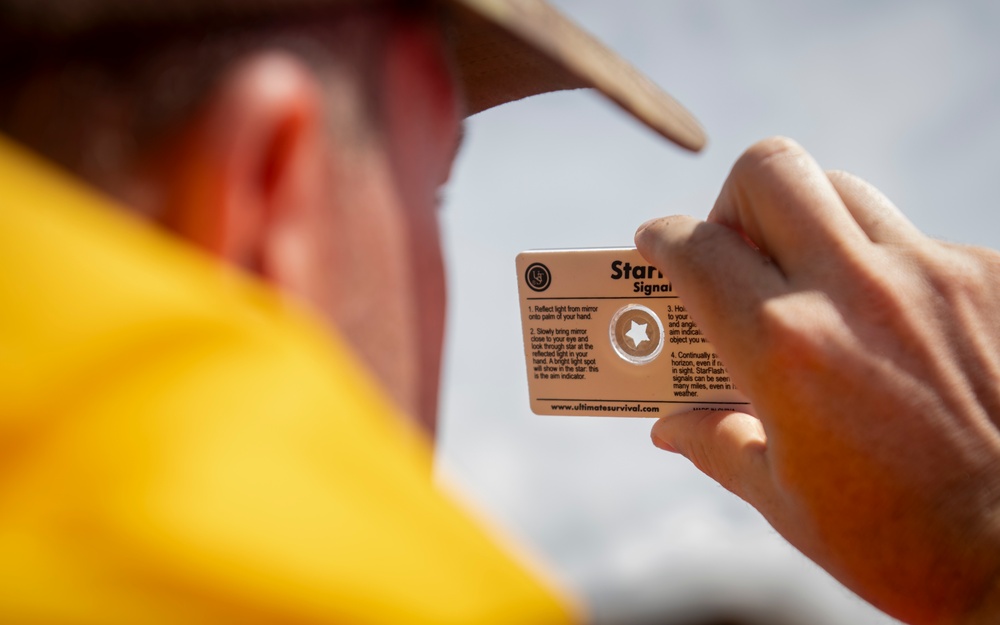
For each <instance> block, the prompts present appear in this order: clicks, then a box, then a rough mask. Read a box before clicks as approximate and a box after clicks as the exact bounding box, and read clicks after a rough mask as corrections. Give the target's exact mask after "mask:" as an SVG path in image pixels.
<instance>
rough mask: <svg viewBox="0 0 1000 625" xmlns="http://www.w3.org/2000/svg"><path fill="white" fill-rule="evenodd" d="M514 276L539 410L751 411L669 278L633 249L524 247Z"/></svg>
mask: <svg viewBox="0 0 1000 625" xmlns="http://www.w3.org/2000/svg"><path fill="white" fill-rule="evenodd" d="M517 277H518V293H519V296H520V302H521V328H522V331H523V333H524V358H525V363H526V365H527V370H528V392H529V395H530V399H531V410H532V412H534V413H535V414H539V415H591V416H610V417H664V416H668V415H671V414H676V413H679V412H683V411H686V410H691V409H693V408H702V409H712V408H716V409H718V408H729V409H732V408H736V409H739V410H744V411H749V410H751V408H750V404H749V402H748V401H747V399H746V397H745V396H744V395H743V394H742V393H741V392H740V391H739V390H738V389H737V388H736V386H735V385H734V384H733V381H732V379H731V378H730V376H729V373H728V371H726V368H725V367H724V366H723V364H722V362H721V361H720V360H719V356H718V355H717V354H716V353H715V350H714V349H713V347H712V345H711V344H709V343H708V341H707V340H706V339H705V337H704V336H703V335H702V333H701V331H700V330H699V329H698V327H697V326H695V325H694V322H693V321H692V320H691V317H690V315H689V314H688V312H687V310H686V309H685V307H684V303H683V302H682V301H681V300H680V299H679V298H678V297H677V295H676V294H675V293H674V291H673V285H671V284H670V280H669V279H668V278H667V277H666V276H664V275H663V274H662V273H661V272H660V271H659V270H657V269H656V268H655V267H652V266H650V265H649V263H647V262H646V261H645V260H644V259H643V258H642V256H640V255H639V252H638V251H636V250H635V249H634V248H614V249H611V248H609V249H586V250H584V249H577V250H539V251H530V252H522V253H521V254H518V256H517Z"/></svg>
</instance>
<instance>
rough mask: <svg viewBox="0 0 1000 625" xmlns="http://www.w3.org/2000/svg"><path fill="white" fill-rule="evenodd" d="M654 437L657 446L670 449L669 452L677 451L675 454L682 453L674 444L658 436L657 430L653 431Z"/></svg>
mask: <svg viewBox="0 0 1000 625" xmlns="http://www.w3.org/2000/svg"><path fill="white" fill-rule="evenodd" d="M652 439H653V444H654V445H656V446H657V447H659V448H660V449H662V450H663V451H669V452H671V453H675V454H678V453H680V452H679V451H677V450H676V449H674V446H673V445H671V444H670V443H668V442H667V441H665V440H663V439H662V438H660V437H659V436H657V435H656V432H653V434H652Z"/></svg>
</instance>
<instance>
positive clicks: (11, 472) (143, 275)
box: [0, 139, 570, 625]
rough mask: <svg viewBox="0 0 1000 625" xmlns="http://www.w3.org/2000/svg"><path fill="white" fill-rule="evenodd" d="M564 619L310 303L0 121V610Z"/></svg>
mask: <svg viewBox="0 0 1000 625" xmlns="http://www.w3.org/2000/svg"><path fill="white" fill-rule="evenodd" d="M569 619H570V615H569V614H568V611H567V607H566V606H565V605H564V604H563V603H561V602H560V600H559V599H558V598H557V597H555V596H554V594H553V593H552V592H551V591H550V590H548V589H546V588H545V587H544V586H543V585H542V584H541V583H540V582H539V581H537V580H536V579H535V577H534V576H532V575H531V574H530V573H528V572H526V571H525V569H524V568H523V567H522V566H521V565H520V564H519V563H518V562H516V561H515V560H514V559H513V558H512V557H511V556H510V555H508V554H507V553H505V552H504V551H503V550H502V549H501V548H500V547H498V546H497V545H496V544H495V543H494V541H493V539H492V538H491V536H490V535H489V534H488V533H486V532H485V531H483V530H482V529H481V528H480V527H479V526H477V524H476V523H475V522H474V521H472V520H471V519H470V517H469V516H468V515H466V514H465V513H464V512H462V511H461V509H460V508H459V507H458V506H456V505H455V504H454V503H453V502H452V501H450V500H449V499H448V498H447V497H445V496H444V495H443V494H442V493H441V492H440V491H439V490H438V489H436V488H435V487H434V486H433V484H432V480H431V456H430V453H429V450H428V449H427V445H426V444H425V442H424V441H423V440H422V439H420V438H419V437H418V436H416V435H415V434H413V433H412V432H408V431H407V430H406V429H404V427H403V426H402V425H401V421H400V420H399V419H398V418H396V416H395V415H394V414H393V408H392V407H391V406H389V405H388V404H387V403H386V402H385V401H384V400H383V399H382V398H381V397H380V395H379V393H378V390H377V389H376V388H375V387H374V385H373V384H372V383H371V381H370V380H369V379H368V378H367V377H366V375H365V374H364V372H363V371H362V370H361V369H360V367H359V366H358V365H356V364H355V361H354V360H353V359H352V357H351V356H350V354H349V353H348V351H347V350H346V349H345V348H344V347H343V346H342V345H341V344H340V343H338V342H337V341H336V339H335V338H334V337H331V336H329V335H328V334H327V333H326V331H325V330H324V329H323V328H321V327H320V326H319V325H318V324H317V323H314V322H313V320H311V319H310V318H309V317H308V315H307V314H304V313H303V312H301V311H297V310H295V307H294V306H291V305H289V304H288V303H287V302H284V301H282V300H281V298H280V297H279V296H278V295H277V294H275V293H273V292H271V291H270V290H269V289H267V288H266V287H264V286H263V285H261V284H258V283H257V282H255V281H253V280H251V279H248V278H247V277H245V276H241V275H238V274H237V273H236V272H233V271H230V270H227V269H225V268H223V267H221V266H219V265H218V264H216V263H214V262H212V261H211V260H209V259H207V258H205V257H203V256H201V255H200V254H198V253H197V252H195V251H194V250H192V249H189V248H188V247H187V246H185V245H183V244H181V243H180V242H178V241H175V240H174V239H172V238H171V237H169V236H168V235H165V234H162V233H160V232H159V231H157V230H156V229H154V228H152V227H150V226H148V225H145V224H143V223H140V222H137V221H133V219H132V218H130V217H128V216H126V215H124V214H123V213H122V212H121V211H119V210H118V209H116V208H115V207H113V206H111V205H110V204H109V202H108V200H107V199H105V198H103V197H101V196H99V195H97V194H96V193H94V192H92V191H90V190H88V189H86V188H84V187H82V186H81V185H78V184H77V183H75V182H73V181H72V180H71V179H69V178H68V177H66V176H64V175H62V174H59V173H57V172H55V171H53V170H51V169H49V168H48V167H47V166H46V165H44V164H43V163H41V162H39V161H38V160H37V159H36V157H33V156H31V155H29V154H27V153H26V152H23V151H21V150H20V148H17V147H15V146H14V145H12V144H10V143H9V142H7V141H6V140H3V139H0V622H5V623H8V622H10V623H14V622H38V623H42V622H45V623H48V622H72V623H101V624H105V625H106V624H114V623H203V622H240V623H252V622H276V623H306V622H308V623H325V622H330V623H393V624H398V623H412V624H421V623H426V624H434V625H442V624H449V623H487V624H491V623H498V624H499V623H504V624H508V623H562V622H567V621H568V620H569Z"/></svg>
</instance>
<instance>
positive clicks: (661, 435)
mask: <svg viewBox="0 0 1000 625" xmlns="http://www.w3.org/2000/svg"><path fill="white" fill-rule="evenodd" d="M652 438H653V442H654V444H656V445H657V446H658V447H663V446H664V445H666V446H668V447H670V448H672V450H674V451H676V452H677V453H680V454H681V455H683V456H684V457H685V458H687V459H688V460H690V461H691V462H692V463H693V464H694V465H695V466H696V467H698V469H699V470H700V471H701V472H702V473H704V474H705V475H707V476H709V477H710V478H712V479H713V480H715V481H716V482H718V483H719V484H721V485H722V486H723V487H725V488H726V490H728V491H730V492H732V493H734V494H735V495H736V496H738V497H740V498H741V499H743V500H744V501H746V502H747V503H749V504H750V505H753V506H755V507H758V506H763V505H765V504H766V503H767V502H769V501H770V500H771V499H772V495H773V491H774V487H773V482H772V480H771V471H770V468H769V466H768V461H767V437H766V436H765V434H764V427H763V426H762V425H761V422H760V421H758V420H757V419H755V418H754V417H752V416H750V415H748V414H745V413H742V412H727V411H705V410H702V411H693V412H685V413H682V414H679V415H674V416H672V417H666V418H663V419H660V420H659V421H657V422H656V423H655V424H654V425H653V431H652Z"/></svg>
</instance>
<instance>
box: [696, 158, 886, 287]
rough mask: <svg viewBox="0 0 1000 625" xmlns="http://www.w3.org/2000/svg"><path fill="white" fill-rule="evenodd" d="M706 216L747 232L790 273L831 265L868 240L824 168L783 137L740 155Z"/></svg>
mask: <svg viewBox="0 0 1000 625" xmlns="http://www.w3.org/2000/svg"><path fill="white" fill-rule="evenodd" d="M708 220H709V221H712V222H717V223H721V224H724V225H727V226H730V227H732V228H734V229H736V230H738V231H740V232H743V233H745V235H746V236H747V237H748V238H749V239H750V240H751V241H752V242H753V243H754V244H755V245H756V246H757V247H758V248H760V250H761V251H762V252H763V253H764V254H766V255H768V256H770V257H771V258H773V259H774V260H775V262H777V264H778V266H779V267H780V268H781V270H782V272H784V274H785V275H786V276H789V277H790V278H792V277H794V276H795V275H797V274H799V273H803V272H805V273H808V272H809V271H810V270H820V271H827V270H828V262H829V258H831V254H840V255H844V254H848V253H849V249H850V248H851V246H854V245H859V244H867V243H868V238H867V237H866V236H865V234H864V232H862V230H861V228H860V227H859V226H858V224H857V223H856V222H855V221H854V219H853V217H852V216H851V214H850V213H849V212H848V211H847V209H846V208H845V206H844V203H843V202H842V201H841V199H840V196H839V195H838V194H837V191H836V190H835V189H834V187H833V184H832V183H831V182H830V180H829V179H828V178H827V177H826V172H824V171H823V170H822V169H820V167H819V165H817V164H816V161H814V160H813V159H812V157H811V156H809V154H808V153H806V151H805V150H803V149H802V148H801V147H800V146H799V145H798V144H797V143H795V142H794V141H791V140H790V139H785V138H771V139H765V140H764V141H761V142H759V143H757V144H755V145H754V146H752V147H751V148H750V149H748V150H747V151H746V152H745V153H744V154H743V156H741V157H740V158H739V160H737V161H736V164H735V165H733V169H732V171H731V172H730V174H729V178H728V179H727V180H726V182H725V184H724V185H723V187H722V191H721V192H720V193H719V198H718V200H717V201H716V203H715V206H714V207H713V208H712V212H711V214H710V215H709V219H708Z"/></svg>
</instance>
